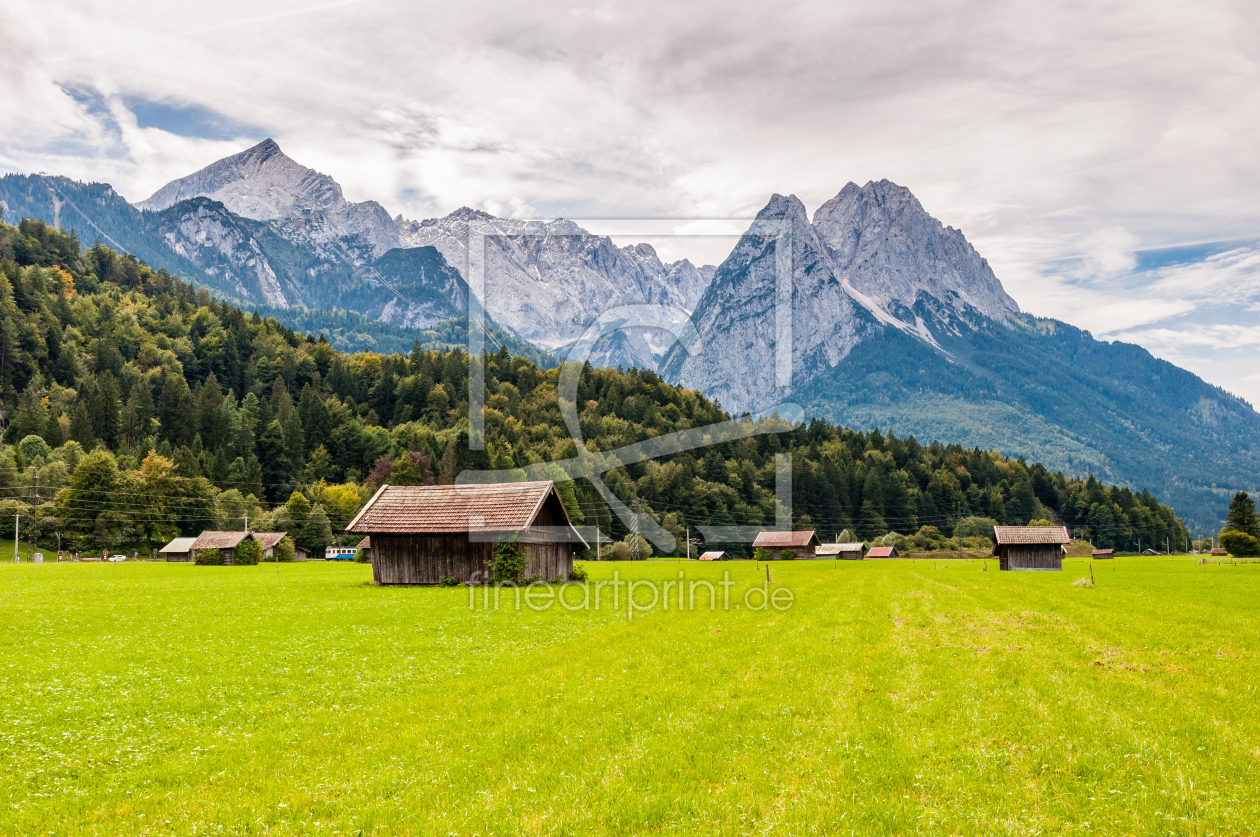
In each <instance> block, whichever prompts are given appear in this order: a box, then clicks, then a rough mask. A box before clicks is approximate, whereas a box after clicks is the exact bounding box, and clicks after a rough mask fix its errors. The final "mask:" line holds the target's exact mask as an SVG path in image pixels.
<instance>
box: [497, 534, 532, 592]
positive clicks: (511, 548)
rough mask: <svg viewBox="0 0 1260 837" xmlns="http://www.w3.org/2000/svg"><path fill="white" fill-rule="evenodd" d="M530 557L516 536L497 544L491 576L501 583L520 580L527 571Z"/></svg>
mask: <svg viewBox="0 0 1260 837" xmlns="http://www.w3.org/2000/svg"><path fill="white" fill-rule="evenodd" d="M527 564H528V558H527V557H526V556H525V550H524V549H521V545H520V544H518V543H517V542H516V540H515V538H513V539H511V540H506V541H501V542H499V543H498V544H495V547H494V558H492V559H491V560H490V578H491V579H492V580H494V581H497V582H499V583H507V582H512V583H515V582H519V581H520V580H521V573H523V572H525V567H526V565H527Z"/></svg>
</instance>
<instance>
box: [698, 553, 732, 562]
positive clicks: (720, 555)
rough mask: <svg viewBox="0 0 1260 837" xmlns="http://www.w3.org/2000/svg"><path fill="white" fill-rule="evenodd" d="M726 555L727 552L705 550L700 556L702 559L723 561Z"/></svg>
mask: <svg viewBox="0 0 1260 837" xmlns="http://www.w3.org/2000/svg"><path fill="white" fill-rule="evenodd" d="M725 557H726V553H725V552H705V553H703V554H702V555H701V556H700V560H701V561H721V560H722V559H723V558H725Z"/></svg>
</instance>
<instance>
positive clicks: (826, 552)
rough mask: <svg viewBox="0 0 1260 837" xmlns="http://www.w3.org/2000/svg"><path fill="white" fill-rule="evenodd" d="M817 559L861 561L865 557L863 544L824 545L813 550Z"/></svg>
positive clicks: (864, 545)
mask: <svg viewBox="0 0 1260 837" xmlns="http://www.w3.org/2000/svg"><path fill="white" fill-rule="evenodd" d="M814 555H815V556H817V557H819V558H833V559H836V558H838V559H840V560H842V561H861V560H862V559H863V558H864V557H866V544H864V543H825V544H823V545H822V546H820V547H818V548H817V549H815V550H814Z"/></svg>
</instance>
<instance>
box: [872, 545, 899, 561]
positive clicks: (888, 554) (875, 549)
mask: <svg viewBox="0 0 1260 837" xmlns="http://www.w3.org/2000/svg"><path fill="white" fill-rule="evenodd" d="M866 557H867V558H896V557H897V547H895V546H872V547H871V551H870V552H868V553H866Z"/></svg>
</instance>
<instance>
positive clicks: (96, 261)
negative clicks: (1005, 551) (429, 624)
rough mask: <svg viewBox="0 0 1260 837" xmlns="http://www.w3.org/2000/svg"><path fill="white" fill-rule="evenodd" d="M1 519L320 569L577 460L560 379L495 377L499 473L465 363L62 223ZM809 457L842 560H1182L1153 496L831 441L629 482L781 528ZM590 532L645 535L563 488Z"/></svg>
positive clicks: (45, 267)
mask: <svg viewBox="0 0 1260 837" xmlns="http://www.w3.org/2000/svg"><path fill="white" fill-rule="evenodd" d="M0 276H2V278H0V387H2V394H0V400H2V407H3V422H4V432H3V445H0V493H2V495H3V496H4V498H5V499H4V500H3V501H2V506H0V520H2V519H3V515H10V516H11V515H13V514H16V513H21V514H22V520H23V521H24V522H23V524H22V525H23V537H24V538H27V537H33V538H36V539H37V540H38V541H39V542H40V543H42V544H46V545H52V544H55V543H56V541H57V535H58V534H60V536H61V542H62V543H63V544H64V545H66V546H67V547H68V548H71V549H100V548H102V547H108V548H110V549H125V550H127V551H130V550H132V549H136V550H147V549H149V548H151V547H153V546H158V545H160V544H161V543H163V542H165V541H166V540H168V539H169V538H171V537H174V536H176V535H178V534H196V533H197V532H199V531H201V530H202V529H206V528H216V527H217V528H239V527H240V526H241V525H242V523H243V520H242V519H243V518H244V516H245V515H248V516H249V518H250V528H252V529H255V530H265V529H268V528H284V529H286V530H288V531H290V532H291V533H293V534H295V535H296V539H297V541H298V543H299V544H300V545H303V546H306V547H308V548H315V549H317V548H320V547H322V546H323V545H325V544H326V543H328V542H330V541H332V540H333V539H336V538H338V537H341V536H342V535H341V531H340V530H341V527H343V526H344V525H345V524H346V522H347V521H348V520H349V519H350V518H351V517H352V516H353V515H354V513H355V512H356V511H357V509H358V507H359V505H360V504H361V503H362V502H363V501H364V500H365V499H366V498H367V497H368V496H370V493H371V491H372V490H373V489H374V487H375V486H376V485H377V484H379V483H380V482H381V481H383V480H385V479H388V480H389V481H391V482H394V483H405V482H413V483H414V482H426V481H429V480H435V481H437V482H443V483H449V482H452V481H454V479H455V477H456V476H457V475H458V473H459V472H460V471H461V470H462V469H464V468H513V467H516V466H522V465H527V464H535V463H542V462H548V461H551V460H553V459H560V458H564V457H568V456H572V455H573V454H574V453H575V450H576V448H575V445H574V443H573V441H572V440H571V439H570V438H569V437H568V434H567V432H566V431H565V429H564V425H563V422H562V420H561V418H560V414H559V410H558V407H557V400H556V383H557V380H558V376H559V370H556V369H540V368H539V367H537V366H536V365H535V364H534V363H533V362H531V361H530V360H528V359H526V358H523V357H519V356H513V355H511V354H510V353H509V352H508V351H507V349H506V348H503V349H500V350H499V351H498V352H496V353H494V354H492V355H490V356H489V357H488V358H487V366H486V386H487V392H488V393H489V395H490V397H489V398H488V403H487V412H486V440H487V445H486V448H487V449H486V451H484V452H470V451H468V450H467V433H468V430H467V428H468V416H467V410H468V406H467V377H468V375H467V370H468V357H467V355H466V354H465V353H463V352H461V351H459V350H451V351H436V350H424V349H422V348H420V347H419V346H417V347H415V348H414V349H413V350H412V351H411V352H410V353H409V354H402V353H394V354H381V353H370V352H362V353H356V354H346V353H342V352H338V351H336V350H334V349H333V347H332V346H330V345H329V344H328V343H327V342H326V341H325V340H324V339H323V338H322V337H321V336H316V335H309V334H308V335H302V334H299V333H297V332H295V331H293V330H291V329H289V328H287V327H285V326H284V325H282V324H280V323H279V322H277V321H276V320H274V319H271V318H264V317H261V316H260V315H259V314H258V313H246V312H245V311H242V310H241V309H239V308H237V307H234V306H232V305H229V304H224V303H222V302H219V301H217V300H215V299H213V298H211V297H210V295H209V294H208V293H207V292H206V291H205V290H204V289H202V290H198V289H195V288H194V287H193V286H192V285H191V284H188V283H185V282H183V281H181V280H179V279H178V278H176V277H174V276H172V275H171V274H169V273H168V272H167V271H166V270H163V269H152V268H150V267H149V266H147V265H145V264H144V263H143V262H138V261H136V260H135V259H134V258H133V257H131V256H125V255H119V254H118V253H116V252H114V251H112V250H110V249H108V248H105V247H103V246H99V245H98V246H95V247H92V248H90V249H88V250H86V251H85V252H82V253H81V252H80V247H79V244H78V242H77V241H76V240H75V239H74V237H73V236H72V235H67V234H64V233H62V232H59V231H57V230H54V229H52V228H49V227H46V226H45V225H44V224H43V223H42V222H38V221H23V222H22V223H21V224H20V225H19V227H17V228H15V227H12V226H8V225H0ZM578 403H579V409H580V422H581V427H582V430H583V433H584V434H585V437H586V439H587V440H588V443H589V444H590V446H591V447H592V448H593V449H598V450H605V451H606V450H610V449H612V448H616V447H619V446H622V445H626V444H630V443H633V442H637V441H641V440H644V439H647V438H650V437H654V436H658V435H663V434H666V433H670V432H673V431H675V430H680V429H685V428H689V427H696V426H701V425H706V424H711V423H715V422H718V421H722V420H725V419H726V418H727V416H726V415H725V414H724V413H723V412H722V411H721V410H720V409H719V408H718V407H717V406H715V405H714V404H713V403H712V402H711V401H709V400H708V399H706V398H705V397H704V396H703V395H701V394H699V393H697V392H694V391H690V390H686V389H681V388H678V387H673V386H669V385H667V384H665V383H663V382H662V381H661V380H660V379H659V378H658V377H657V376H656V375H655V374H654V373H652V372H640V371H633V370H632V371H629V372H625V371H617V370H605V369H598V370H597V369H590V368H587V369H585V370H584V372H583V375H582V378H581V383H580V386H579V393H578ZM781 451H791V452H792V455H793V473H794V487H793V504H794V507H793V512H794V515H795V518H796V521H795V522H796V523H797V525H799V526H810V527H816V528H817V529H818V530H819V535H820V536H821V537H822V538H823V539H824V540H830V539H833V538H834V537H836V536H837V535H838V534H839V533H841V532H842V530H845V529H853V530H855V531H856V532H857V533H858V534H859V535H860V536H862V537H864V538H867V539H873V538H876V537H880V536H883V535H885V534H886V533H888V532H889V531H890V530H891V531H894V532H899V533H902V534H903V535H915V534H916V533H917V534H918V541H919V542H920V543H922V544H923V545H925V546H940V545H944V544H946V538H947V536H949V535H952V534H953V533H954V529H955V527H956V526H957V524H958V523H959V522H960V521H963V522H964V526H963V531H960V532H959V534H960V535H967V536H974V535H975V534H976V531H975V529H974V527H975V524H976V521H974V520H966V519H967V518H974V517H980V518H991V519H993V520H996V521H998V522H1002V523H1026V522H1028V521H1029V520H1033V519H1055V520H1059V521H1062V522H1063V523H1065V524H1067V525H1069V526H1072V527H1074V528H1079V529H1081V530H1082V531H1083V532H1085V531H1086V530H1087V533H1088V534H1089V535H1091V536H1092V537H1093V538H1094V542H1095V544H1096V545H1099V546H1113V547H1116V548H1120V549H1127V548H1131V547H1130V544H1131V541H1135V540H1136V539H1137V538H1139V537H1140V538H1141V539H1142V542H1143V543H1144V544H1152V543H1159V544H1162V543H1164V542H1165V540H1166V539H1172V540H1173V541H1174V542H1182V541H1184V540H1185V538H1186V533H1185V531H1184V528H1183V527H1182V526H1181V524H1180V522H1179V521H1178V520H1177V519H1176V518H1175V517H1174V515H1173V512H1172V510H1171V509H1170V508H1168V507H1167V506H1163V505H1160V504H1159V503H1158V502H1156V500H1155V499H1154V498H1153V497H1152V496H1151V495H1150V494H1149V493H1148V492H1146V491H1142V492H1132V491H1130V490H1128V489H1125V488H1107V487H1104V486H1103V485H1101V484H1100V483H1098V482H1097V481H1095V480H1093V479H1092V478H1091V479H1089V480H1079V479H1070V478H1067V477H1065V476H1063V475H1062V474H1058V473H1051V472H1049V471H1048V470H1047V469H1045V468H1044V467H1042V466H1040V465H1029V464H1027V463H1025V462H1024V461H1022V460H1014V459H1010V458H1006V457H1003V456H1000V455H997V454H992V453H988V452H985V451H981V450H976V449H973V450H964V449H962V448H960V447H958V446H946V445H942V444H939V443H933V444H931V445H927V446H925V445H922V444H920V443H919V442H917V441H916V440H915V439H913V438H906V439H899V438H897V437H895V436H892V435H888V436H885V435H882V434H881V433H879V432H878V431H875V432H870V433H856V432H853V431H851V430H845V429H841V428H837V427H834V426H832V425H830V424H828V423H826V422H824V421H821V420H815V421H813V422H811V423H810V424H809V425H808V426H803V427H800V428H798V429H796V430H792V431H788V432H784V433H780V434H771V435H764V436H757V437H753V438H746V439H742V440H740V441H736V442H731V443H728V444H725V445H721V446H717V447H715V448H710V449H705V450H699V451H693V452H686V453H681V454H677V455H675V456H672V457H669V458H667V459H664V460H660V461H648V462H644V463H641V464H636V465H632V466H628V467H625V468H622V469H618V470H617V471H614V472H612V473H610V474H608V475H607V478H606V479H607V482H608V484H609V485H610V486H611V487H612V488H613V490H614V491H615V492H616V493H617V495H618V496H619V497H621V498H622V499H624V500H625V501H626V502H628V503H632V504H634V505H636V506H637V507H639V508H640V509H641V510H642V511H645V512H648V513H650V514H652V515H653V516H654V517H656V518H657V519H658V520H659V521H660V522H661V523H662V525H663V526H664V527H665V528H666V529H668V530H670V531H672V532H674V533H675V534H677V535H681V534H682V531H683V529H684V527H688V526H691V527H694V526H696V525H699V524H708V523H715V524H750V525H760V524H766V523H770V522H772V521H773V520H774V498H773V491H774V482H775V477H774V455H775V454H776V453H778V452H781ZM561 491H562V495H563V496H564V498H565V501H566V504H567V505H568V506H569V508H570V510H571V512H572V514H573V516H574V518H575V520H576V521H577V522H584V523H587V524H598V525H600V526H601V527H604V528H605V530H606V531H608V532H610V533H611V534H612V535H613V536H614V537H615V538H618V539H620V538H623V537H625V536H626V534H627V533H626V532H625V530H624V528H622V527H621V525H620V524H619V523H618V522H617V521H615V520H612V519H610V515H609V514H608V510H607V508H606V507H605V506H604V505H603V503H602V501H600V499H599V497H598V495H597V494H596V493H595V491H594V490H593V489H592V488H591V487H590V486H589V485H587V484H586V483H585V482H583V481H579V482H577V483H563V484H562V485H561Z"/></svg>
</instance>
